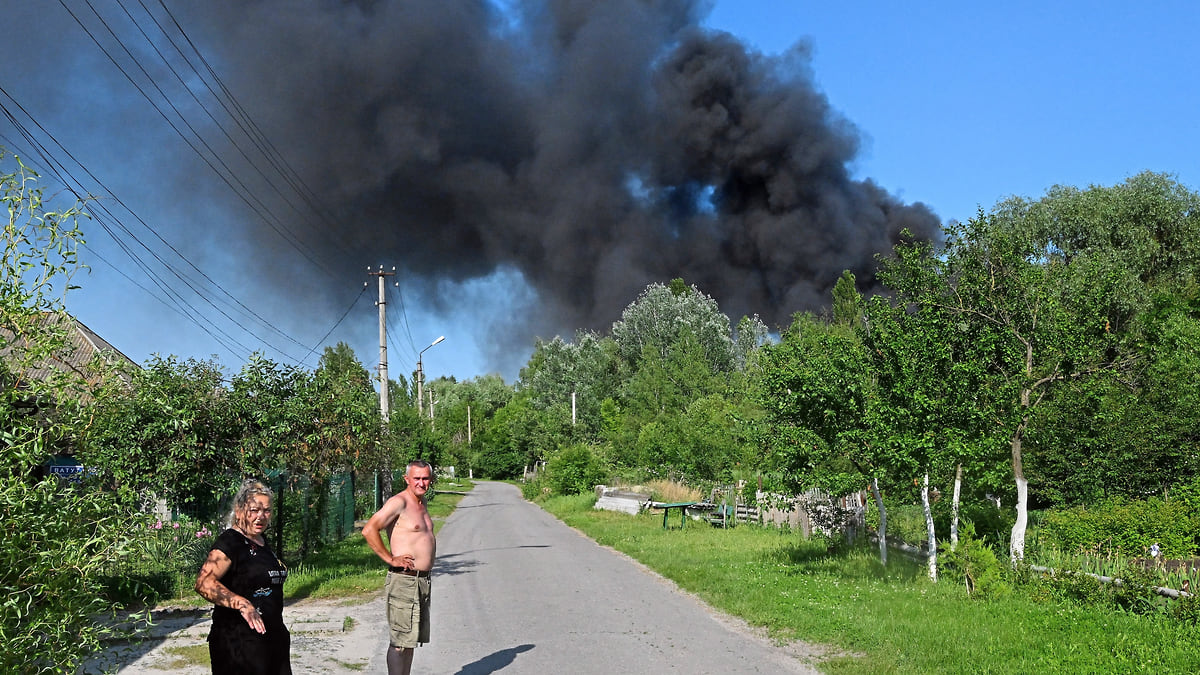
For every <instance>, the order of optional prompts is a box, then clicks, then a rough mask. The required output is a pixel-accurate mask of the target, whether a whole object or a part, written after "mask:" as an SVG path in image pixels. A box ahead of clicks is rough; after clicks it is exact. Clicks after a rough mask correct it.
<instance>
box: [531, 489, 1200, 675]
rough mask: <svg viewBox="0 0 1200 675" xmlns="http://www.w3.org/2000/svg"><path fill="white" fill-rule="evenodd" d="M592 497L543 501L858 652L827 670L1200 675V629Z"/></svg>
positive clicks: (731, 602) (576, 521)
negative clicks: (970, 590) (614, 506)
mask: <svg viewBox="0 0 1200 675" xmlns="http://www.w3.org/2000/svg"><path fill="white" fill-rule="evenodd" d="M593 502H594V497H592V496H591V495H583V496H580V497H569V498H561V497H560V498H552V499H550V500H548V501H546V503H545V504H544V505H543V506H544V508H546V509H547V510H548V511H550V512H551V513H553V514H555V515H556V516H558V517H559V518H561V519H562V520H563V521H564V522H566V523H567V524H569V525H571V526H573V527H576V528H578V529H579V530H581V531H583V532H584V533H585V534H587V535H588V536H590V537H592V538H593V539H595V540H596V541H597V542H599V543H601V544H604V545H607V546H611V547H613V548H615V549H617V550H619V551H622V552H624V553H626V554H628V555H630V556H632V557H634V558H636V559H637V560H639V561H641V562H642V563H643V564H645V565H647V566H648V567H650V568H652V569H654V570H656V571H658V572H659V573H660V574H662V575H663V576H665V577H667V578H669V579H671V580H673V581H675V582H676V583H677V584H679V586H680V587H682V588H684V589H686V590H688V591H691V592H693V593H696V594H697V595H698V596H700V597H701V598H703V599H704V600H705V601H706V602H708V603H709V604H711V605H713V606H714V607H716V608H718V609H720V610H723V611H725V612H728V613H730V614H733V615H736V616H740V617H742V618H744V619H745V620H747V621H748V622H749V623H751V624H753V625H756V626H761V627H764V628H766V629H767V630H768V631H769V633H770V634H771V635H772V636H773V637H775V638H776V639H779V640H793V639H794V640H803V641H805V642H810V643H818V644H822V645H827V646H830V647H832V648H833V650H834V651H841V652H843V653H851V654H854V655H853V656H841V657H835V658H832V659H830V660H827V661H824V662H822V663H820V664H818V667H819V668H820V669H821V670H822V671H823V672H826V673H864V674H865V673H1061V672H1071V673H1136V672H1156V673H1164V672H1196V671H1197V670H1200V629H1198V628H1197V627H1195V626H1194V625H1184V624H1181V623H1178V622H1172V621H1170V620H1167V619H1165V618H1162V617H1159V616H1140V615H1133V614H1126V613H1122V612H1119V611H1113V610H1108V609H1102V608H1095V607H1082V606H1079V605H1075V604H1072V603H1068V602H1062V601H1055V600H1047V601H1043V602H1037V601H1035V600H1034V599H1033V598H1032V597H1030V596H1028V595H1024V594H1022V593H1020V592H1017V593H1014V594H1013V595H1012V596H1010V597H1008V598H1006V599H1003V600H994V601H978V600H972V599H971V598H968V597H967V596H966V593H965V591H964V589H963V587H962V585H961V584H957V583H954V582H953V581H951V580H945V581H943V582H942V583H939V584H934V583H932V582H930V581H929V580H928V578H927V577H926V576H925V569H924V566H923V565H918V564H916V563H912V562H909V561H907V560H906V559H905V558H903V557H901V556H899V555H892V556H889V564H888V566H887V567H886V568H884V567H883V566H882V565H880V564H879V562H878V559H877V552H876V551H874V549H849V550H847V551H843V552H835V553H829V552H827V551H826V550H825V548H824V546H823V545H822V544H820V543H818V542H812V541H805V540H802V539H801V538H800V537H799V536H798V535H795V534H790V533H787V532H783V531H779V530H775V529H771V528H758V527H753V526H746V525H740V526H738V527H736V528H732V529H729V530H722V529H719V528H713V527H710V526H709V525H707V524H706V523H703V522H694V521H692V522H689V523H688V525H687V527H685V528H683V529H682V530H679V529H675V530H663V529H662V518H661V516H657V515H652V514H643V515H640V516H628V515H625V514H622V513H614V512H608V511H594V510H593V509H592V508H591V506H592V503H593Z"/></svg>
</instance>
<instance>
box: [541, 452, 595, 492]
mask: <svg viewBox="0 0 1200 675" xmlns="http://www.w3.org/2000/svg"><path fill="white" fill-rule="evenodd" d="M605 475H606V473H605V471H604V467H603V466H602V465H601V463H600V459H599V458H598V457H596V454H595V453H593V452H592V449H591V448H589V447H588V446H586V445H583V444H577V445H571V446H568V447H566V448H563V449H562V450H560V451H559V452H558V454H556V455H555V456H554V457H552V458H550V460H549V461H548V462H547V463H546V480H547V481H548V482H549V484H550V489H551V490H552V491H553V492H554V494H558V495H580V494H583V493H585V492H591V491H592V489H593V488H595V486H596V485H598V484H600V483H603V482H604V477H605Z"/></svg>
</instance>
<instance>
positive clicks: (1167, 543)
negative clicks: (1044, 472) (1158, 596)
mask: <svg viewBox="0 0 1200 675" xmlns="http://www.w3.org/2000/svg"><path fill="white" fill-rule="evenodd" d="M1198 529H1200V517H1198V516H1197V514H1196V512H1195V511H1194V510H1192V509H1190V508H1188V506H1187V504H1186V503H1185V501H1184V500H1172V501H1163V500H1161V499H1148V500H1145V501H1126V500H1114V501H1109V502H1105V503H1102V504H1098V505H1094V506H1077V507H1073V508H1069V509H1056V510H1053V511H1047V512H1045V513H1044V514H1043V516H1042V518H1041V522H1040V527H1039V531H1038V544H1039V546H1044V547H1049V548H1057V549H1059V550H1062V551H1066V552H1086V553H1108V552H1111V553H1118V554H1122V555H1128V556H1144V555H1146V551H1147V549H1149V547H1150V545H1151V544H1155V543H1157V544H1158V545H1159V547H1160V549H1161V551H1162V555H1163V556H1164V557H1167V558H1186V557H1190V556H1193V555H1196V553H1197V546H1196V544H1197V539H1196V533H1197V530H1198Z"/></svg>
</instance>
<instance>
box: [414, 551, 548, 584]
mask: <svg viewBox="0 0 1200 675" xmlns="http://www.w3.org/2000/svg"><path fill="white" fill-rule="evenodd" d="M522 548H550V546H549V545H548V544H530V545H527V546H503V547H500V548H481V549H475V550H472V551H463V552H462V553H451V554H449V555H442V556H438V558H437V562H436V563H434V565H433V573H434V574H437V575H442V574H445V575H449V576H454V575H456V574H467V573H468V572H471V571H473V570H474V568H476V567H478V566H479V560H478V559H477V558H464V557H463V556H465V555H467V554H470V553H478V552H480V551H515V550H517V549H522Z"/></svg>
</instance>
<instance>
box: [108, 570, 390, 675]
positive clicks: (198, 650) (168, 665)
mask: <svg viewBox="0 0 1200 675" xmlns="http://www.w3.org/2000/svg"><path fill="white" fill-rule="evenodd" d="M384 607H385V605H384V601H383V589H382V585H381V587H380V592H379V594H378V595H375V596H373V597H369V598H356V599H350V600H345V599H343V600H312V599H304V600H298V601H295V602H293V603H291V604H289V605H287V606H285V607H284V610H283V616H284V621H285V622H286V623H287V626H288V630H289V631H291V634H292V669H293V671H295V672H296V673H365V672H376V671H374V670H373V668H372V666H373V664H374V663H376V662H380V661H382V658H383V650H384V648H385V646H386V642H387V637H386V635H385V633H384V630H385V628H384V621H383V618H384V613H385V609H384ZM154 618H155V623H154V626H152V627H151V628H150V629H149V630H148V631H147V632H146V633H145V634H144V635H145V638H146V639H145V640H143V641H141V642H138V643H128V644H122V645H116V646H114V647H112V648H110V649H108V650H106V651H105V652H104V653H103V654H102V655H101V656H100V658H98V659H96V660H95V661H93V662H92V663H91V664H90V665H89V666H88V668H87V670H86V672H88V673H102V672H113V671H117V672H120V673H128V674H130V675H162V673H178V674H179V675H208V673H210V672H211V671H210V670H209V667H208V663H207V657H206V656H203V657H202V660H201V662H200V663H197V662H196V661H197V656H198V655H206V654H207V650H208V643H207V642H206V639H205V638H206V637H207V636H208V631H209V627H210V625H211V624H212V611H211V609H203V610H188V609H183V610H163V611H156V612H155V613H154ZM377 652H378V653H377Z"/></svg>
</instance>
